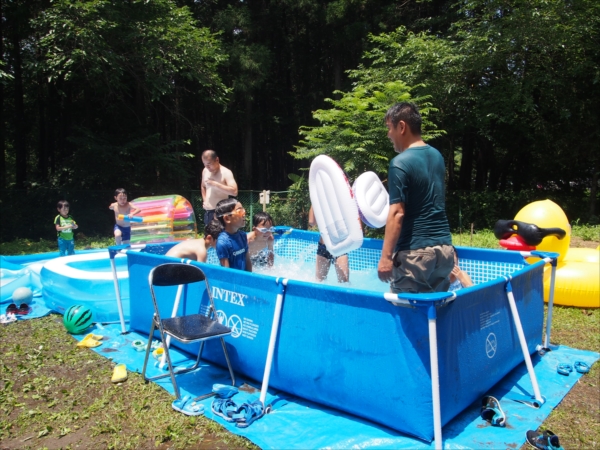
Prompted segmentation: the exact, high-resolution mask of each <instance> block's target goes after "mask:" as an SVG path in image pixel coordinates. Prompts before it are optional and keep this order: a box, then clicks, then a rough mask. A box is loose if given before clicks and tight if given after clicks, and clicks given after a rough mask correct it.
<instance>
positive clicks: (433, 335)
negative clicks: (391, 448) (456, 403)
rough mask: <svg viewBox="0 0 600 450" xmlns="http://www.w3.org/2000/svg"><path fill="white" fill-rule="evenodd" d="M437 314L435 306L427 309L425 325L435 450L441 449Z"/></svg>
mask: <svg viewBox="0 0 600 450" xmlns="http://www.w3.org/2000/svg"><path fill="white" fill-rule="evenodd" d="M436 319H437V314H436V310H435V305H430V306H429V308H428V309H427V323H428V327H429V362H430V364H431V398H432V400H433V436H434V439H435V448H436V450H438V449H439V450H441V449H442V448H443V441H442V411H441V402H440V371H439V365H438V349H437V324H436Z"/></svg>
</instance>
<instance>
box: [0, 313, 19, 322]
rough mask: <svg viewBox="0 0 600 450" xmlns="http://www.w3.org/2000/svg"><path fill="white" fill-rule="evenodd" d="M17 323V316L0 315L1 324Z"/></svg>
mask: <svg viewBox="0 0 600 450" xmlns="http://www.w3.org/2000/svg"><path fill="white" fill-rule="evenodd" d="M16 321H17V316H15V315H14V314H10V313H8V314H6V315H4V314H2V315H0V323H1V324H6V323H12V322H16Z"/></svg>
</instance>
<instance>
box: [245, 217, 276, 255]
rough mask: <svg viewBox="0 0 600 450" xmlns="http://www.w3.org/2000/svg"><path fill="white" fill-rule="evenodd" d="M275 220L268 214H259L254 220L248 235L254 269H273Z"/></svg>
mask: <svg viewBox="0 0 600 450" xmlns="http://www.w3.org/2000/svg"><path fill="white" fill-rule="evenodd" d="M274 232H275V228H274V227H273V218H272V217H271V215H270V214H269V213H268V212H257V213H256V214H254V217H253V218H252V231H251V232H250V233H248V249H249V250H248V251H249V253H250V260H251V261H252V267H273V262H274V260H275V254H274V253H273V242H274V240H275V238H274V237H273V233H274Z"/></svg>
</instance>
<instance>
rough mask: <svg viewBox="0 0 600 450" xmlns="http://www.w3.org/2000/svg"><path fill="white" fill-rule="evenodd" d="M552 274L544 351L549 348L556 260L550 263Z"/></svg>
mask: <svg viewBox="0 0 600 450" xmlns="http://www.w3.org/2000/svg"><path fill="white" fill-rule="evenodd" d="M551 264H552V272H551V274H550V295H549V297H548V315H547V316H546V336H545V337H544V349H549V348H550V328H552V310H553V308H554V283H555V281H556V265H557V264H558V260H557V258H553V259H552V261H551Z"/></svg>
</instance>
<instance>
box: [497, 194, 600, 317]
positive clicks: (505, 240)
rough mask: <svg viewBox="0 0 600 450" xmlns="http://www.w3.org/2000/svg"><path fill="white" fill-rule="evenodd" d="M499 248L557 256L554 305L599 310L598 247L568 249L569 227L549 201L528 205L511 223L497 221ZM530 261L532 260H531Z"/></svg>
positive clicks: (546, 292)
mask: <svg viewBox="0 0 600 450" xmlns="http://www.w3.org/2000/svg"><path fill="white" fill-rule="evenodd" d="M494 234H495V236H496V237H497V238H498V239H500V245H501V246H503V247H505V248H507V249H509V250H540V251H548V252H556V253H558V254H559V255H560V256H559V257H558V258H557V262H558V264H557V267H556V281H555V286H554V303H556V304H559V305H566V306H578V307H581V308H599V307H600V257H599V255H600V246H599V247H598V248H596V249H591V248H569V245H570V243H571V226H570V225H569V221H568V219H567V216H566V215H565V213H564V211H563V210H562V208H561V207H560V206H558V205H557V204H556V203H554V202H553V201H551V200H542V201H537V202H533V203H530V204H528V205H527V206H525V207H524V208H523V209H521V210H520V211H519V212H518V213H517V215H516V216H515V219H514V220H499V221H498V222H497V223H496V226H495V227H494ZM532 261H533V260H532ZM550 276H551V267H550V266H546V269H545V272H544V298H545V300H546V301H548V298H549V292H550Z"/></svg>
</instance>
